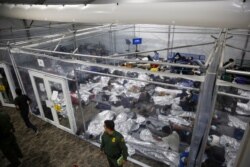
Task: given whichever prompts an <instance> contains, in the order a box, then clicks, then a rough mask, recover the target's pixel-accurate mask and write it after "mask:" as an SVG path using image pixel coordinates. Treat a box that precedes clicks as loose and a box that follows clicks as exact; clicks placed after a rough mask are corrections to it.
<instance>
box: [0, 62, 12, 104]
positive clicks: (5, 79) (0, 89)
mask: <svg viewBox="0 0 250 167" xmlns="http://www.w3.org/2000/svg"><path fill="white" fill-rule="evenodd" d="M14 85H15V84H14V82H13V79H12V76H11V73H10V70H9V68H8V66H7V65H6V64H0V100H1V103H2V105H3V106H6V107H15V105H14V98H15V97H16V93H15V86H14Z"/></svg>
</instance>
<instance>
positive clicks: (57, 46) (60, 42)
mask: <svg viewBox="0 0 250 167" xmlns="http://www.w3.org/2000/svg"><path fill="white" fill-rule="evenodd" d="M64 37H65V35H64V36H62V38H61V39H60V41H59V42H58V43H57V45H56V47H55V49H54V51H56V50H57V48H58V46H59V45H60V44H61V42H62V40H63V39H64Z"/></svg>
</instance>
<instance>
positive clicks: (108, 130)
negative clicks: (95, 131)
mask: <svg viewBox="0 0 250 167" xmlns="http://www.w3.org/2000/svg"><path fill="white" fill-rule="evenodd" d="M104 129H105V131H104V134H103V135H102V143H101V151H103V152H104V153H105V154H106V156H107V159H108V162H109V166H110V167H121V166H123V165H124V164H125V162H126V161H127V157H128V148H127V146H126V144H125V141H124V138H123V136H122V135H121V134H120V133H119V132H117V131H115V124H114V121H112V120H106V121H104ZM118 163H119V164H120V165H119V164H118Z"/></svg>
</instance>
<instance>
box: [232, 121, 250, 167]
mask: <svg viewBox="0 0 250 167" xmlns="http://www.w3.org/2000/svg"><path fill="white" fill-rule="evenodd" d="M249 126H250V124H249V123H248V125H247V128H246V130H245V133H244V137H243V139H242V141H241V144H240V149H239V151H238V154H237V157H236V160H235V163H234V167H249V164H250V159H249V154H250V140H249V138H250V127H249Z"/></svg>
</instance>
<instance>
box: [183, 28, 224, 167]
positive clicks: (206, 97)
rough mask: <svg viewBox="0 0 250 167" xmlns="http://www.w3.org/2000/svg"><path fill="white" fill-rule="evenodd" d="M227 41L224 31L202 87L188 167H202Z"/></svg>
mask: <svg viewBox="0 0 250 167" xmlns="http://www.w3.org/2000/svg"><path fill="white" fill-rule="evenodd" d="M225 39H226V33H225V30H224V32H223V33H221V34H220V37H219V41H218V44H217V47H216V49H215V52H214V54H213V60H212V63H211V65H210V66H209V68H208V70H207V74H206V78H205V81H204V83H203V84H202V86H201V91H200V95H199V103H198V107H197V114H196V120H195V125H194V128H193V135H192V142H191V146H190V150H191V151H190V154H189V160H188V167H200V166H201V163H202V157H203V154H204V151H205V147H206V144H207V137H208V133H209V130H210V125H211V121H212V115H213V112H214V107H215V102H216V98H217V89H218V86H216V80H217V74H218V70H219V65H220V60H221V56H222V53H223V50H224V47H225ZM208 90H209V91H208Z"/></svg>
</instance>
